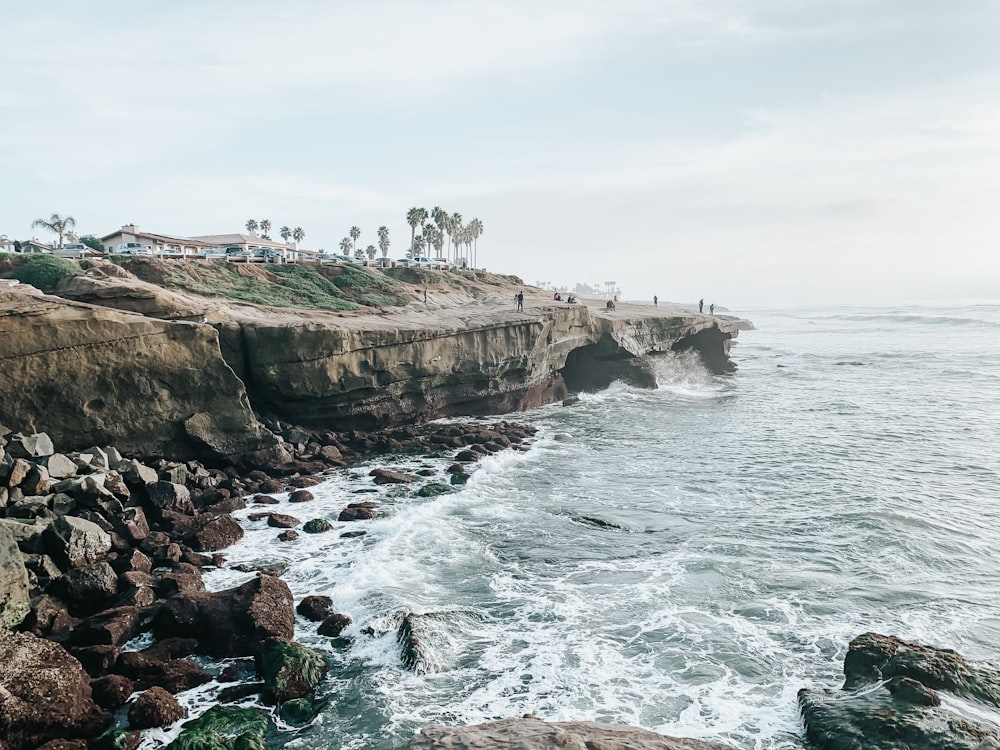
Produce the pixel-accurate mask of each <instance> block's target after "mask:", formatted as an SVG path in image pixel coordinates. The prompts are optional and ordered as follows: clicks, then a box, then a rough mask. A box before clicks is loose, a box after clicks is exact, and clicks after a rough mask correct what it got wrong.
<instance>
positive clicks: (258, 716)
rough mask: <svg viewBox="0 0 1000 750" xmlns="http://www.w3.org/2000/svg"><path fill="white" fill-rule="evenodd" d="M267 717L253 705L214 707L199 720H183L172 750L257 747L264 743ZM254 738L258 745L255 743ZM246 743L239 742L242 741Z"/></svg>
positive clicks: (246, 749) (221, 749)
mask: <svg viewBox="0 0 1000 750" xmlns="http://www.w3.org/2000/svg"><path fill="white" fill-rule="evenodd" d="M267 729H268V720H267V717H266V716H265V715H264V714H263V713H262V712H261V711H258V710H256V709H253V708H236V707H234V706H219V705H216V706H212V707H211V708H210V709H208V711H206V712H205V713H203V714H202V715H201V716H199V717H198V718H197V719H192V720H191V721H186V722H184V725H183V731H182V732H181V733H180V735H179V736H178V737H177V739H176V740H174V742H173V743H172V745H171V748H172V750H225V749H227V748H232V749H233V750H256V748H266V747H267V746H266V745H264V744H263V740H264V736H265V734H266V733H267ZM254 740H257V741H259V744H253V742H254ZM241 742H242V743H244V744H239V743H241Z"/></svg>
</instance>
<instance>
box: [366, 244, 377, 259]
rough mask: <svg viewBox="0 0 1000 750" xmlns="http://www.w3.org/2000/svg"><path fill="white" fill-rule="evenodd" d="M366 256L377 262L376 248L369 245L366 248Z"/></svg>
mask: <svg viewBox="0 0 1000 750" xmlns="http://www.w3.org/2000/svg"><path fill="white" fill-rule="evenodd" d="M365 254H366V255H367V256H368V260H375V246H374V245H369V246H368V247H366V248H365Z"/></svg>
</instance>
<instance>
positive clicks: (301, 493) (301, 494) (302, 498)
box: [288, 490, 314, 503]
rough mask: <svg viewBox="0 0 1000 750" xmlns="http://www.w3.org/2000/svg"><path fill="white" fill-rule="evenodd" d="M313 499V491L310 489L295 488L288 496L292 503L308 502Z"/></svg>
mask: <svg viewBox="0 0 1000 750" xmlns="http://www.w3.org/2000/svg"><path fill="white" fill-rule="evenodd" d="M313 499H314V497H313V493H311V492H310V491H309V490H295V492H293V493H292V494H291V495H289V496H288V502H290V503H308V502H309V501H310V500H313Z"/></svg>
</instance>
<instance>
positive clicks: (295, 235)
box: [292, 227, 306, 249]
mask: <svg viewBox="0 0 1000 750" xmlns="http://www.w3.org/2000/svg"><path fill="white" fill-rule="evenodd" d="M305 236H306V233H305V232H303V231H302V227H295V229H293V230H292V239H293V240H295V248H296V249H298V247H299V243H300V242H302V240H304V239H305Z"/></svg>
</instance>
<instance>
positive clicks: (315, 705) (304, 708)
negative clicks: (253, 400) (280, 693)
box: [278, 698, 330, 726]
mask: <svg viewBox="0 0 1000 750" xmlns="http://www.w3.org/2000/svg"><path fill="white" fill-rule="evenodd" d="M328 705H330V699H329V698H293V699H292V700H289V701H285V702H284V703H282V704H281V707H280V708H279V709H278V716H280V717H281V720H282V721H284V722H285V723H287V724H291V725H293V726H304V725H306V724H309V723H311V722H312V721H314V720H315V719H316V717H317V716H319V714H320V713H321V712H322V711H323V709H325V708H326V707H327V706H328Z"/></svg>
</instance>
